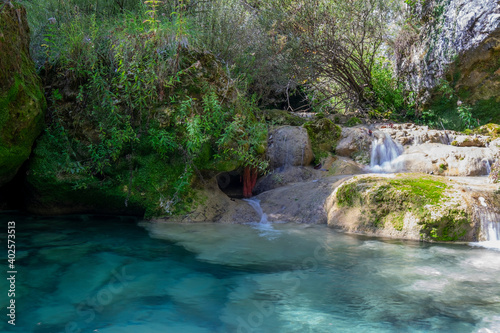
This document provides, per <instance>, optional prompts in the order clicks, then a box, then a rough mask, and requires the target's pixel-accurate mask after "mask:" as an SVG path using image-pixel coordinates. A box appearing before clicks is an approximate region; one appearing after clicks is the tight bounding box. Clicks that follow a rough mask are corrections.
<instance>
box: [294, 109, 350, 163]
mask: <svg viewBox="0 0 500 333" xmlns="http://www.w3.org/2000/svg"><path fill="white" fill-rule="evenodd" d="M303 126H304V128H305V129H306V130H307V134H308V135H309V138H310V139H311V144H312V149H313V153H314V156H315V159H316V162H317V163H319V162H321V160H323V159H325V158H326V157H328V156H329V155H330V154H333V152H334V151H335V148H336V147H337V143H338V141H339V139H340V134H341V133H342V129H341V128H340V126H338V125H335V124H334V123H333V121H331V120H330V119H328V118H320V119H317V120H315V121H309V122H307V123H305V124H304V125H303Z"/></svg>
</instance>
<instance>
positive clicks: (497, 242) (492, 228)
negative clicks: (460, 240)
mask: <svg viewBox="0 0 500 333" xmlns="http://www.w3.org/2000/svg"><path fill="white" fill-rule="evenodd" d="M479 202H480V204H481V206H477V207H475V210H476V214H477V215H478V216H479V220H480V221H481V235H480V240H481V241H480V242H475V243H471V245H473V246H481V247H485V248H489V249H494V250H498V251H500V214H497V213H495V212H493V211H492V210H491V209H488V205H487V203H486V201H485V199H484V198H483V197H479Z"/></svg>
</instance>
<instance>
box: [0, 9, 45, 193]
mask: <svg viewBox="0 0 500 333" xmlns="http://www.w3.org/2000/svg"><path fill="white" fill-rule="evenodd" d="M0 50H2V51H1V53H2V55H1V56H0V186H2V185H3V184H5V183H6V182H8V181H9V180H11V179H12V178H13V177H14V175H15V174H16V173H17V170H18V169H19V167H20V166H21V165H22V164H23V163H24V162H25V161H26V160H27V159H28V157H29V155H30V153H31V147H32V145H33V142H34V141H35V139H36V137H37V136H38V135H39V134H40V133H41V131H42V129H43V126H44V112H45V107H46V103H45V98H44V95H43V90H42V87H41V83H40V80H39V78H38V76H37V74H36V72H35V65H34V63H33V60H32V59H31V58H30V54H29V27H28V22H27V20H26V11H25V9H24V7H21V6H19V5H17V4H15V5H13V6H10V4H5V5H4V7H3V9H2V11H1V12H0Z"/></svg>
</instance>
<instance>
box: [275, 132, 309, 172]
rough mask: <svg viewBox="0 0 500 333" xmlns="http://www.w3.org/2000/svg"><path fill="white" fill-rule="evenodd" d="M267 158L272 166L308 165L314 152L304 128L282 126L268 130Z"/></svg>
mask: <svg viewBox="0 0 500 333" xmlns="http://www.w3.org/2000/svg"><path fill="white" fill-rule="evenodd" d="M267 158H268V160H269V164H270V166H271V167H272V168H280V167H287V166H297V165H309V164H310V163H311V162H312V161H313V159H314V154H313V151H312V146H311V140H310V139H309V136H308V134H307V131H306V129H305V128H303V127H296V126H282V127H278V128H276V129H274V130H272V131H270V132H269V137H268V149H267Z"/></svg>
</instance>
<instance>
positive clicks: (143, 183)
mask: <svg viewBox="0 0 500 333" xmlns="http://www.w3.org/2000/svg"><path fill="white" fill-rule="evenodd" d="M147 5H148V7H144V8H143V9H141V10H138V11H137V12H136V13H123V14H122V13H119V14H116V15H115V16H113V17H111V18H109V20H108V21H107V22H102V21H101V20H100V19H99V15H98V14H97V13H90V15H84V14H83V13H82V12H79V11H76V12H73V13H72V15H73V19H72V20H66V21H62V22H58V24H57V25H53V26H49V27H48V28H47V29H45V32H46V34H45V41H44V45H45V46H44V48H45V50H44V52H41V53H38V57H39V59H40V63H45V69H44V70H45V73H44V77H45V79H46V80H47V83H46V84H47V85H50V86H51V87H53V88H52V90H50V91H49V92H48V97H49V100H50V102H51V103H50V104H51V108H50V116H51V123H50V127H49V128H48V130H47V133H46V134H45V136H44V140H45V141H46V144H44V145H41V146H40V147H39V148H37V149H38V152H37V156H38V157H37V158H38V159H39V160H38V161H37V162H36V163H34V165H33V168H34V169H36V172H34V175H36V177H35V176H33V177H32V178H31V181H32V182H33V183H37V184H39V185H40V186H41V187H42V188H43V189H48V188H49V186H50V184H52V185H53V186H55V187H58V186H63V187H64V188H72V189H73V190H74V191H80V192H81V191H94V190H96V189H101V190H103V191H112V192H113V193H115V194H116V195H114V196H115V197H116V198H121V199H120V200H123V201H122V202H125V205H127V203H128V202H134V203H135V204H137V205H139V206H141V207H144V208H145V210H146V215H147V216H158V215H165V214H172V213H180V212H182V211H183V210H184V209H187V206H189V205H188V204H187V202H189V200H190V196H191V195H192V186H193V182H194V179H195V178H196V177H198V178H199V177H201V174H202V172H200V171H203V170H216V171H217V170H219V168H230V170H234V168H237V167H239V166H253V167H256V168H257V169H259V170H260V171H262V172H263V171H264V170H265V169H266V167H267V163H266V162H265V161H264V160H263V153H264V151H265V145H266V143H267V126H266V125H265V124H264V123H261V122H259V121H258V120H257V119H256V117H255V114H256V113H257V111H258V109H257V107H256V99H255V98H253V99H251V98H247V97H245V96H244V95H241V94H239V93H238V91H236V89H235V87H234V83H233V82H232V81H231V79H230V77H229V74H230V72H228V71H226V69H224V68H223V67H222V64H221V63H220V62H219V61H217V59H216V58H215V57H214V56H213V55H211V54H210V53H209V52H205V51H198V50H195V49H193V48H190V47H189V43H188V42H187V39H188V38H190V36H189V34H190V32H191V30H190V29H191V28H190V25H189V17H188V10H187V6H186V3H184V2H182V1H181V2H180V3H179V4H178V5H177V6H176V7H175V11H174V12H172V13H171V14H172V15H168V16H163V15H161V12H162V8H163V5H160V3H159V1H150V2H148V3H147ZM169 14H170V13H169ZM160 17H165V19H162V20H159V18H160ZM59 74H61V75H59ZM71 100H73V101H74V102H72V103H68V101H71ZM52 147H53V148H54V149H56V151H57V152H58V153H57V154H55V153H54V152H51V149H52ZM147 173H150V178H151V179H148V176H147ZM37 177H41V178H43V179H44V180H43V181H42V180H41V179H39V180H40V181H38V180H37V179H36V178H37ZM152 179H154V181H153V180H152Z"/></svg>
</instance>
